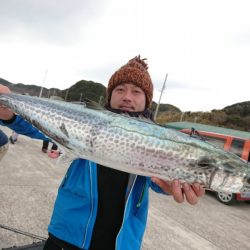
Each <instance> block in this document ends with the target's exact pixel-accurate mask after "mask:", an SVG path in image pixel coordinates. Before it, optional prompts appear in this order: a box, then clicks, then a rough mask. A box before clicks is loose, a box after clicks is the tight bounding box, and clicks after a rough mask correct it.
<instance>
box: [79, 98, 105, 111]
mask: <svg viewBox="0 0 250 250" xmlns="http://www.w3.org/2000/svg"><path fill="white" fill-rule="evenodd" d="M82 102H83V103H85V105H86V108H89V109H95V110H106V109H105V108H104V107H103V106H102V105H101V104H99V103H98V102H95V101H93V100H90V99H88V98H84V99H82Z"/></svg>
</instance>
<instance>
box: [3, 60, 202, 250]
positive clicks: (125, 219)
mask: <svg viewBox="0 0 250 250" xmlns="http://www.w3.org/2000/svg"><path fill="white" fill-rule="evenodd" d="M8 91H9V90H8V89H6V88H4V87H0V93H1V92H8ZM152 96H153V84H152V81H151V78H150V76H149V73H148V71H147V64H146V63H145V61H144V60H142V59H140V57H135V58H133V59H131V60H130V61H129V62H128V63H127V64H126V65H124V66H123V67H121V68H120V69H119V70H118V71H116V72H115V73H114V74H113V75H112V76H111V78H110V80H109V84H108V88H107V105H106V108H107V109H108V110H110V111H112V112H116V113H122V112H126V113H127V114H129V115H131V116H138V117H144V118H145V119H151V113H150V112H149V110H148V108H149V106H150V104H151V102H152ZM0 111H1V110H0ZM0 114H1V115H0V118H1V119H2V120H5V121H3V123H4V124H5V125H8V127H10V128H12V129H14V130H16V131H17V132H18V133H25V134H26V135H28V136H30V137H33V138H41V139H42V135H41V133H40V132H38V131H37V130H36V129H34V128H32V126H31V125H29V124H28V123H27V122H25V121H24V120H23V119H22V118H20V117H19V116H15V115H14V114H13V113H12V112H11V111H9V110H6V109H5V110H3V109H2V112H0ZM149 187H151V188H152V189H153V190H154V191H156V192H159V193H168V194H171V195H173V197H174V199H175V200H176V201H177V202H179V203H181V202H183V201H184V199H185V198H186V200H187V201H188V202H189V203H190V204H195V203H196V202H197V199H198V197H199V196H202V195H203V194H204V190H203V188H202V187H201V186H200V185H199V184H194V185H189V184H187V183H185V184H184V185H183V186H181V185H180V183H179V181H178V180H175V181H173V182H166V181H164V180H161V179H159V178H154V177H152V178H151V179H150V178H148V177H144V176H135V175H131V174H128V173H125V172H121V171H118V170H114V169H110V168H106V167H104V166H100V165H98V164H96V163H94V162H90V161H88V160H85V159H78V160H75V161H74V162H73V163H72V164H71V165H70V167H69V169H68V171H67V174H66V176H65V178H64V180H63V181H62V183H61V186H60V187H59V190H58V196H57V199H56V202H55V206H54V212H53V215H52V218H51V222H50V225H49V228H48V230H49V239H48V240H47V242H46V244H45V247H44V249H45V250H52V249H53V250H57V249H58V250H59V249H60V250H61V249H62V248H63V249H66V250H69V249H91V250H100V249H107V250H110V249H111V250H112V249H119V250H128V249H132V250H136V249H140V247H141V243H142V238H143V234H144V231H145V226H146V220H147V212H148V189H149Z"/></svg>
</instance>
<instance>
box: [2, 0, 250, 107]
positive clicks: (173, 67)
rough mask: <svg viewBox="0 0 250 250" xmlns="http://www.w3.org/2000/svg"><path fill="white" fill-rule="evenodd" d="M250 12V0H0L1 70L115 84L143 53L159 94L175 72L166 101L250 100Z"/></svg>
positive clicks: (51, 82)
mask: <svg viewBox="0 0 250 250" xmlns="http://www.w3.org/2000/svg"><path fill="white" fill-rule="evenodd" d="M249 13H250V1H249V0H231V1H230V0H126V1H119V0H42V1H34V0H22V1H20V0H0V78H4V79H6V80H8V81H10V82H13V83H24V84H36V85H44V86H45V87H47V88H51V87H57V88H59V89H65V88H68V87H70V86H71V85H73V84H75V83H76V82H77V81H80V80H93V81H95V82H99V83H102V84H103V85H105V86H107V82H108V80H109V78H110V76H111V74H112V73H113V72H114V71H115V70H117V69H118V68H119V67H120V66H122V65H123V64H125V63H126V62H127V61H128V60H129V59H130V58H132V57H134V56H136V55H138V54H141V56H142V57H147V59H148V65H149V72H150V74H151V77H152V80H153V83H154V87H155V90H154V101H156V102H158V99H159V96H160V90H161V88H162V84H163V82H164V78H165V75H166V73H168V79H167V83H166V89H165V92H164V93H163V96H162V103H170V104H172V105H175V106H177V107H179V108H180V109H181V110H182V111H209V110H212V109H221V108H223V107H225V106H227V105H231V104H234V103H237V102H243V101H250V15H249ZM46 72H47V74H46ZM45 75H46V77H45Z"/></svg>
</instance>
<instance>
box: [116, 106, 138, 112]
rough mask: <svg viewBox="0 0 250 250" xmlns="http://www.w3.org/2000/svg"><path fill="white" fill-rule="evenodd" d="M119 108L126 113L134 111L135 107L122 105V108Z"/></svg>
mask: <svg viewBox="0 0 250 250" xmlns="http://www.w3.org/2000/svg"><path fill="white" fill-rule="evenodd" d="M119 108H120V109H121V110H124V111H134V107H132V106H125V105H121V106H119Z"/></svg>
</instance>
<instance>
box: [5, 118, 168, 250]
mask: <svg viewBox="0 0 250 250" xmlns="http://www.w3.org/2000/svg"><path fill="white" fill-rule="evenodd" d="M0 123H1V122H0ZM2 125H4V124H3V123H2ZM5 125H8V127H9V128H11V129H13V130H14V131H16V132H17V133H18V134H24V135H27V136H29V137H31V138H36V139H41V140H48V138H47V137H46V136H45V135H43V134H42V133H41V132H39V131H38V130H37V129H36V128H34V127H33V126H32V125H30V124H29V123H28V122H26V121H25V120H23V119H22V118H21V117H20V116H17V117H16V119H15V121H14V122H13V123H11V124H5ZM149 187H151V188H152V189H153V190H154V191H156V192H159V193H163V192H162V190H161V189H160V188H159V187H158V186H157V185H155V184H154V183H152V182H151V181H150V178H148V177H143V176H135V175H130V178H129V183H128V187H127V191H126V197H125V198H126V203H125V211H124V216H123V222H122V226H121V228H120V231H119V233H118V235H117V238H116V249H117V250H128V249H133V250H137V249H140V247H141V243H142V238H143V234H144V231H145V227H146V222H147V214H148V199H149V196H148V189H149ZM97 206H98V193H97V167H96V163H94V162H91V161H88V160H85V159H77V160H75V161H73V162H72V164H71V165H70V167H69V168H68V171H67V173H66V175H65V177H64V179H63V181H62V183H61V185H60V187H59V190H58V195H57V198H56V201H55V205H54V211H53V214H52V218H51V222H50V225H49V227H48V231H49V232H50V233H51V234H53V235H54V236H56V237H57V238H59V239H62V240H64V241H66V242H69V243H71V244H73V245H76V246H77V247H79V248H82V249H88V248H89V245H90V242H91V237H92V232H93V228H94V224H95V219H96V215H97Z"/></svg>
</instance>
